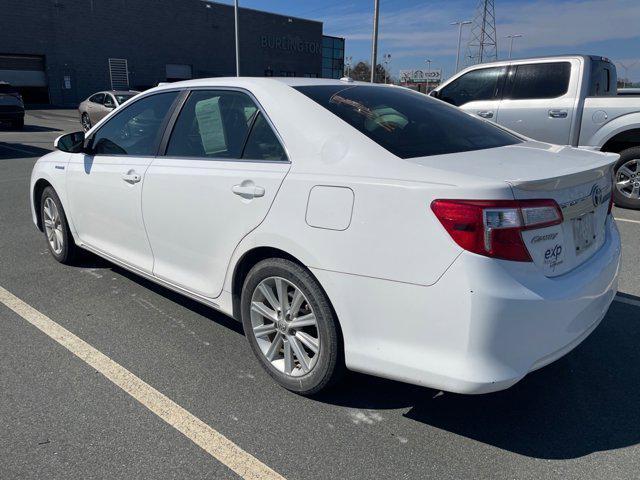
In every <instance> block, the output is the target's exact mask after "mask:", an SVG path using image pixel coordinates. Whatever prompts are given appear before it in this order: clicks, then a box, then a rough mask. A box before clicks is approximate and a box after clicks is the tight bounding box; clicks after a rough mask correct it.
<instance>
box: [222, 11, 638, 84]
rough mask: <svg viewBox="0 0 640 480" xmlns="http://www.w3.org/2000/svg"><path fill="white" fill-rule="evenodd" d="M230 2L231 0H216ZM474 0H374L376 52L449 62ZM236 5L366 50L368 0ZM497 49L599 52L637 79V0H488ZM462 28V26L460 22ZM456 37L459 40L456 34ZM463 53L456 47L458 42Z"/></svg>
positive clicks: (415, 63) (405, 61)
mask: <svg viewBox="0 0 640 480" xmlns="http://www.w3.org/2000/svg"><path fill="white" fill-rule="evenodd" d="M218 2H219V3H228V4H231V3H233V1H232V0H218ZM476 4H477V0H433V1H425V0H422V1H421V0H380V12H381V16H380V42H379V52H380V54H383V53H390V54H391V56H392V63H391V70H392V72H393V74H394V75H397V73H398V70H400V69H404V68H425V66H426V64H425V59H426V58H429V59H431V60H432V68H434V69H436V68H443V69H444V71H445V75H446V76H449V75H450V74H451V73H452V72H453V69H454V67H455V56H456V43H457V27H453V26H450V25H449V24H450V23H451V22H453V21H456V20H468V19H469V20H470V19H472V18H473V14H474V11H475V7H476ZM240 6H245V7H248V8H255V9H258V10H266V11H270V12H276V13H282V14H285V15H291V16H296V17H303V18H310V19H314V20H321V21H323V22H324V32H325V33H326V34H329V35H337V36H342V37H345V38H346V39H347V42H346V49H347V50H346V55H347V56H352V57H353V61H354V63H355V62H356V61H358V60H368V59H369V58H370V51H371V23H372V15H373V0H240ZM495 8H496V20H497V30H498V55H499V58H506V57H507V54H508V48H509V44H508V40H507V39H505V38H504V36H505V35H508V34H512V33H513V34H516V33H519V34H523V35H524V36H523V38H518V39H516V40H515V43H514V48H513V56H514V57H524V56H534V55H549V54H562V53H585V54H595V55H603V56H606V57H609V58H611V59H612V60H613V61H615V62H616V63H618V62H622V63H624V64H625V65H628V66H630V65H632V64H634V62H635V65H633V66H630V67H629V68H628V76H629V77H630V78H631V80H633V81H640V0H531V1H524V0H495ZM465 28H466V30H465V32H466V33H468V32H469V29H468V27H465ZM463 41H464V40H463ZM463 55H464V48H463ZM623 75H624V69H623V68H622V67H621V66H620V64H619V63H618V76H620V77H622V76H623Z"/></svg>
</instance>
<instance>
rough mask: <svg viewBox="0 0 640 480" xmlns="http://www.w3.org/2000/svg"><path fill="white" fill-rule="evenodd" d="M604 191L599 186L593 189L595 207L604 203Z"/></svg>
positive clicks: (592, 199)
mask: <svg viewBox="0 0 640 480" xmlns="http://www.w3.org/2000/svg"><path fill="white" fill-rule="evenodd" d="M603 197H604V196H603V195H602V189H601V188H600V187H599V186H598V185H594V186H593V188H592V189H591V201H592V202H593V206H594V207H597V206H598V205H600V204H601V203H602V199H603Z"/></svg>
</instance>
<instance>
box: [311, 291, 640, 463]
mask: <svg viewBox="0 0 640 480" xmlns="http://www.w3.org/2000/svg"><path fill="white" fill-rule="evenodd" d="M627 298H628V296H627ZM633 299H635V300H640V299H639V298H638V297H634V298H633ZM350 380H351V381H349V382H346V384H343V385H341V386H339V387H338V388H336V389H334V390H332V391H330V392H327V393H325V394H322V395H320V396H318V397H316V400H319V401H322V402H327V403H331V404H337V405H343V406H348V407H353V408H363V409H392V408H403V407H404V408H406V407H410V409H409V411H408V412H407V413H405V414H404V416H405V417H407V418H410V419H412V420H415V421H416V422H420V423H423V424H426V425H430V426H433V427H436V428H439V429H442V430H446V431H449V432H452V433H455V434H458V435H462V436H464V437H467V438H471V439H473V440H476V441H478V442H482V443H486V444H489V445H493V446H495V447H498V448H501V449H504V450H508V451H511V452H514V453H517V454H520V455H525V456H528V457H534V458H540V459H570V458H577V457H582V456H584V455H588V454H590V453H592V452H597V451H605V450H612V449H617V448H624V447H629V446H632V445H636V444H637V443H640V307H638V306H634V305H629V304H624V303H620V302H614V303H613V304H612V306H611V309H610V310H609V313H608V314H607V316H606V318H605V319H604V321H603V322H602V323H601V325H600V326H599V327H598V328H597V329H596V330H595V331H594V333H593V334H592V335H591V336H590V337H589V338H588V339H587V340H585V341H584V342H583V343H582V344H581V345H580V346H578V347H577V348H576V349H575V350H574V351H573V352H571V353H570V354H569V355H567V356H566V357H564V358H562V359H560V360H558V361H557V362H555V363H553V364H551V365H549V366H547V367H545V368H543V369H541V370H539V371H537V372H534V373H531V374H530V375H528V376H527V377H525V378H524V379H523V380H522V381H520V382H519V383H518V384H516V385H515V386H513V387H512V388H510V389H508V390H505V391H502V392H497V393H492V394H486V395H456V394H451V393H444V394H441V393H440V392H436V391H435V390H430V389H426V388H420V387H415V386H411V385H406V384H402V383H398V382H392V381H388V380H382V379H377V378H373V377H368V376H365V375H353V378H351V379H350Z"/></svg>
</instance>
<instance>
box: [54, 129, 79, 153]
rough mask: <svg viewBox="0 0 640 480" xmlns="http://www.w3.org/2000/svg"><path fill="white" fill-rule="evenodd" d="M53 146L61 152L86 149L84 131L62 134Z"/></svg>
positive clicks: (75, 151) (76, 151)
mask: <svg viewBox="0 0 640 480" xmlns="http://www.w3.org/2000/svg"><path fill="white" fill-rule="evenodd" d="M53 146H54V147H55V148H57V149H58V150H60V151H61V152H67V153H80V152H82V150H83V149H84V132H73V133H67V134H66V135H61V136H59V137H58V138H56V139H55V140H54V142H53Z"/></svg>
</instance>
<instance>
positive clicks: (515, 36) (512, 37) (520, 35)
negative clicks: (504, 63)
mask: <svg viewBox="0 0 640 480" xmlns="http://www.w3.org/2000/svg"><path fill="white" fill-rule="evenodd" d="M521 37H522V34H521V33H516V34H512V35H507V36H506V37H504V38H510V39H511V43H510V44H509V60H511V52H513V39H514V38H521Z"/></svg>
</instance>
